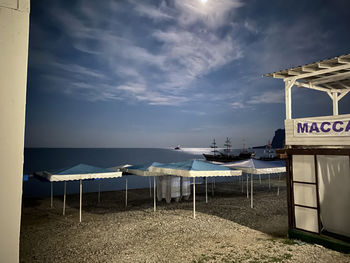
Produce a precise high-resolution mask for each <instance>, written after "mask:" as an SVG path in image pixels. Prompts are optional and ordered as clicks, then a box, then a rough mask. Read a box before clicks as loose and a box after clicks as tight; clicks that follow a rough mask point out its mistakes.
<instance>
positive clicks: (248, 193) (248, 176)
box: [246, 174, 249, 198]
mask: <svg viewBox="0 0 350 263" xmlns="http://www.w3.org/2000/svg"><path fill="white" fill-rule="evenodd" d="M246 176H247V198H249V188H248V185H249V183H248V180H249V174H247V175H246Z"/></svg>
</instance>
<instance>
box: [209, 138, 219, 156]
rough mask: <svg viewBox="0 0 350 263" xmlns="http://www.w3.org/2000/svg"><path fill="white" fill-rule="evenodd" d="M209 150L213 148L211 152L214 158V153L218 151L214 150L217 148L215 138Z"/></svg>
mask: <svg viewBox="0 0 350 263" xmlns="http://www.w3.org/2000/svg"><path fill="white" fill-rule="evenodd" d="M210 148H213V149H214V150H212V152H213V153H214V156H215V155H216V153H217V152H218V151H217V150H216V148H218V147H217V146H216V142H215V138H214V140H213V143H212V144H211V146H210Z"/></svg>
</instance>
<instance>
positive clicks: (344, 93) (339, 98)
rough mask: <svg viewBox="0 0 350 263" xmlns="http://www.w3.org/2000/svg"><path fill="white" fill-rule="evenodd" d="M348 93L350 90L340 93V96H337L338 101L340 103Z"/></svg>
mask: <svg viewBox="0 0 350 263" xmlns="http://www.w3.org/2000/svg"><path fill="white" fill-rule="evenodd" d="M349 92H350V90H347V91H343V92H342V93H340V95H338V101H340V100H341V99H342V98H343V97H344V96H345V95H346V94H348V93H349Z"/></svg>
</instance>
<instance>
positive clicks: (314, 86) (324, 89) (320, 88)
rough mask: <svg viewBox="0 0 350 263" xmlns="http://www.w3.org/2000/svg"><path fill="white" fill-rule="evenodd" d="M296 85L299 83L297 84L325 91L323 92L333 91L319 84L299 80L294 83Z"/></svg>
mask: <svg viewBox="0 0 350 263" xmlns="http://www.w3.org/2000/svg"><path fill="white" fill-rule="evenodd" d="M294 85H297V86H299V87H303V88H308V89H314V90H318V91H323V92H330V91H331V90H330V89H326V88H322V87H319V86H316V85H312V84H309V83H303V82H298V81H296V82H295V83H294Z"/></svg>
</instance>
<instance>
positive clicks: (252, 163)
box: [221, 158, 286, 174]
mask: <svg viewBox="0 0 350 263" xmlns="http://www.w3.org/2000/svg"><path fill="white" fill-rule="evenodd" d="M221 165H222V166H225V167H229V168H234V169H239V170H242V171H243V172H245V173H250V174H271V173H283V172H285V171H286V164H285V162H284V161H262V160H257V159H253V158H251V159H248V160H243V161H236V162H231V163H222V164H221Z"/></svg>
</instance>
